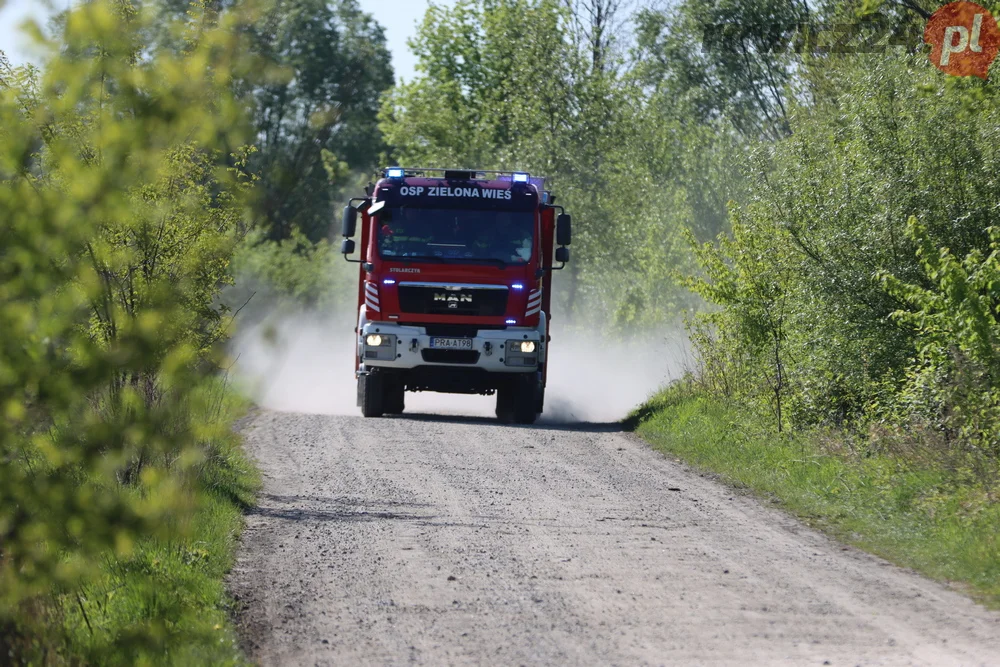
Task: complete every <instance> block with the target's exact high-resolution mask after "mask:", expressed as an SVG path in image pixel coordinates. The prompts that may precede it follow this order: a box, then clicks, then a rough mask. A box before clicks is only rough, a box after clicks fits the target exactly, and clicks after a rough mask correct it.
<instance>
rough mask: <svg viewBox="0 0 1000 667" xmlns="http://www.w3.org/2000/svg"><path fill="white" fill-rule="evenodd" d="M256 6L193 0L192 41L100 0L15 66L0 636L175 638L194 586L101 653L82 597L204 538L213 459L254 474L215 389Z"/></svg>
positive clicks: (3, 139) (0, 243) (0, 224)
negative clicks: (233, 459)
mask: <svg viewBox="0 0 1000 667" xmlns="http://www.w3.org/2000/svg"><path fill="white" fill-rule="evenodd" d="M239 20H240V16H239V15H238V14H237V13H233V14H231V15H229V16H227V17H224V18H219V17H217V16H215V14H214V12H213V11H211V10H209V9H208V8H207V5H193V6H192V9H191V11H190V12H189V14H188V19H187V21H186V22H185V23H183V24H180V25H176V26H174V28H173V29H174V30H176V32H177V34H178V35H179V36H180V37H181V39H182V43H183V48H182V49H180V50H179V51H170V50H165V49H153V50H150V49H148V48H146V47H145V46H144V40H143V34H144V30H145V29H146V28H147V27H148V20H147V18H146V17H145V15H143V14H142V13H141V12H139V11H138V10H136V9H135V8H134V7H133V6H132V5H131V4H129V3H128V2H123V1H116V2H104V1H95V2H88V3H85V4H83V5H81V6H79V7H78V8H76V9H73V10H72V11H70V12H68V13H67V14H66V15H65V21H64V27H63V28H62V30H61V32H60V35H59V39H58V40H57V42H55V43H53V44H51V51H50V56H49V60H48V61H47V63H46V66H45V68H44V70H43V71H42V72H41V73H39V72H37V71H33V70H30V69H12V68H10V67H9V66H8V65H7V64H6V62H4V63H3V67H2V69H0V331H2V332H3V335H2V336H0V411H2V413H3V418H2V419H0V649H2V650H3V654H4V655H6V656H7V658H9V659H12V660H14V661H22V660H23V661H29V662H38V661H43V662H59V661H62V660H65V661H69V662H77V661H80V660H84V661H86V662H92V663H109V662H112V663H113V662H119V663H123V664H124V663H125V662H128V663H135V662H140V663H141V662H163V661H164V660H166V659H167V657H169V655H170V650H171V649H172V648H176V647H177V646H178V645H179V644H178V642H177V638H176V637H175V636H174V635H173V634H172V633H173V630H172V624H174V623H175V622H176V619H177V618H178V614H180V613H181V612H179V611H178V610H179V609H180V608H185V607H190V606H191V604H192V603H190V602H189V601H185V600H184V599H182V598H178V600H177V601H176V604H167V605H159V604H157V605H154V606H152V607H150V608H146V609H144V610H143V611H142V613H139V612H135V613H131V612H130V613H129V614H123V615H122V616H121V617H120V619H119V620H118V621H116V623H114V624H112V626H113V627H112V629H111V630H108V632H110V634H109V635H107V638H106V639H107V641H106V642H105V644H104V645H103V648H100V649H95V651H96V652H93V653H87V654H85V655H81V654H80V653H79V651H80V650H82V649H81V647H80V645H79V643H78V642H75V641H74V640H73V639H72V632H69V633H68V634H66V633H64V632H63V631H61V630H60V628H62V627H64V626H63V625H62V623H63V621H64V620H65V618H66V613H67V611H66V609H67V608H72V607H73V606H74V605H75V606H77V607H78V608H79V609H80V611H81V613H84V610H85V609H87V607H88V604H90V602H89V601H90V600H92V598H91V597H90V595H91V593H90V591H92V590H93V589H94V587H95V586H99V585H100V584H99V582H102V581H106V580H107V577H109V576H111V574H109V573H112V572H121V571H124V570H126V569H129V568H133V567H135V566H136V563H139V562H140V561H142V559H143V558H144V554H149V553H153V552H154V551H155V550H156V548H158V547H157V546H156V545H173V546H172V547H171V548H179V547H178V545H185V544H191V542H190V541H189V540H190V539H191V537H192V536H194V535H197V534H198V531H199V530H201V528H199V526H198V525H197V521H198V519H197V517H199V516H203V515H204V514H205V512H206V511H212V510H211V509H210V508H211V503H209V502H207V500H206V495H205V494H206V493H209V491H207V490H206V487H205V484H206V483H208V482H209V481H210V480H212V479H216V480H217V486H219V487H220V488H221V487H223V486H225V484H226V482H225V479H226V477H227V476H228V477H229V478H230V479H231V480H233V479H235V480H236V481H238V483H237V484H236V486H237V487H239V488H241V489H244V490H243V491H239V492H238V493H239V494H240V495H244V496H245V490H246V489H247V488H250V487H252V475H250V476H248V474H249V473H248V471H247V470H245V469H244V468H240V472H238V473H236V472H232V470H231V471H230V472H228V473H227V472H226V470H227V466H225V465H220V464H219V460H218V459H219V457H220V456H221V457H222V458H226V457H229V456H230V454H229V453H227V452H232V446H231V445H225V446H224V447H223V449H219V447H220V446H221V445H220V444H219V443H221V442H223V440H221V439H220V438H222V435H221V432H225V431H227V430H228V427H229V422H228V421H227V419H228V417H226V416H223V414H222V413H220V412H215V413H211V412H209V411H208V408H207V406H206V400H207V398H208V397H207V396H206V394H205V392H204V391H203V390H201V389H199V387H203V386H204V385H205V381H206V377H207V376H208V375H209V374H210V373H211V372H212V371H213V369H214V365H213V355H214V350H215V347H216V343H217V342H219V341H220V339H221V338H222V337H223V336H224V333H225V329H226V326H227V322H228V319H227V316H226V312H225V310H224V309H221V308H219V307H218V306H217V305H216V304H217V301H218V299H217V296H218V291H219V289H220V287H221V286H222V285H223V284H225V283H226V282H227V281H228V275H229V273H228V270H229V263H230V261H231V257H232V253H233V250H234V248H235V246H236V243H237V242H238V240H239V238H240V237H241V235H242V233H243V230H242V229H241V226H242V220H243V218H244V213H243V209H244V206H245V198H246V197H245V195H246V192H247V190H248V188H249V187H250V184H251V179H249V178H248V177H247V175H246V174H245V173H244V171H243V169H242V165H243V164H244V163H245V160H246V156H247V149H245V148H243V147H242V146H243V142H244V140H245V138H246V137H247V136H248V134H247V132H246V125H245V123H244V120H243V111H244V110H243V106H242V105H241V104H240V103H239V102H238V101H237V100H235V99H234V98H233V97H232V95H231V94H230V92H229V87H230V82H231V80H232V77H233V76H235V75H236V74H237V73H239V72H241V71H242V70H243V69H245V67H246V63H245V62H244V59H243V58H242V56H240V53H241V51H242V49H241V47H240V39H241V38H240V30H239V29H238V25H237V22H238V21H239ZM227 414H228V413H227ZM230 468H231V466H230ZM199 489H201V490H199ZM212 493H215V492H212ZM227 502H231V499H230V500H227ZM230 523H232V522H231V521H230ZM212 560H214V561H215V562H216V563H217V562H221V561H220V560H219V558H216V557H215V556H213V557H212ZM216 579H217V577H216ZM143 581H144V582H145V583H144V584H143V585H146V586H150V585H152V584H153V581H154V580H153V579H144V580H143ZM129 591H132V589H131V588H129V587H126V589H125V591H124V592H122V593H121V594H120V595H121V597H122V598H123V599H138V598H134V597H133V595H132V593H130V592H129ZM132 592H134V591H132ZM161 594H163V595H165V594H166V593H165V592H164V591H161ZM178 595H183V593H182V592H181V591H179V592H178ZM220 596H221V591H220V592H219V594H218V595H214V598H215V602H216V603H217V602H218V600H219V599H221V598H220ZM139 597H141V596H139ZM153 597H154V599H155V598H156V596H155V595H154V596H153ZM161 599H162V598H161ZM69 601H72V603H70V602H69ZM67 605H68V607H67ZM86 625H88V630H89V631H90V634H91V635H94V636H97V634H96V633H97V632H98V628H94V627H93V625H94V623H93V619H91V620H90V621H89V622H88V623H87V624H86ZM67 627H68V626H67ZM167 661H169V660H167Z"/></svg>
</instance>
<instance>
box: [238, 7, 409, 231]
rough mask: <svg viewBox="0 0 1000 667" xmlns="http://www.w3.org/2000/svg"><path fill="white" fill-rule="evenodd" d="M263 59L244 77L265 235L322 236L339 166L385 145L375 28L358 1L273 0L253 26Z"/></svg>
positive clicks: (385, 58) (384, 70)
mask: <svg viewBox="0 0 1000 667" xmlns="http://www.w3.org/2000/svg"><path fill="white" fill-rule="evenodd" d="M250 32H251V37H250V39H251V48H252V50H253V52H254V53H255V54H257V55H258V56H260V57H261V59H262V61H263V62H265V63H269V65H270V67H269V68H268V69H267V71H266V75H265V76H264V77H263V80H261V78H260V77H255V78H253V79H250V80H248V81H247V82H245V83H244V84H243V85H244V86H245V87H246V88H247V89H248V91H249V96H250V97H251V99H252V100H253V124H254V127H255V129H256V133H257V140H256V142H255V143H256V145H257V148H258V151H257V153H256V154H255V155H254V157H253V160H252V161H251V168H252V169H253V170H254V171H255V172H257V173H258V174H259V176H260V196H261V202H260V207H259V208H260V214H261V216H262V217H263V219H264V220H265V221H266V222H265V224H266V225H267V226H268V228H269V232H268V235H269V237H270V238H271V239H273V240H277V239H285V238H289V237H290V236H291V234H292V230H293V229H299V230H301V231H302V233H304V234H305V235H306V236H307V237H308V238H309V239H311V240H312V241H318V240H320V239H322V238H326V237H327V235H328V233H329V225H330V222H331V221H332V220H333V219H334V217H335V215H334V210H335V208H337V206H338V205H339V204H341V200H342V196H341V191H340V188H341V187H342V186H343V183H339V182H337V181H338V180H340V179H341V178H342V177H343V176H344V174H345V172H346V171H348V170H353V171H357V172H364V171H369V172H370V171H371V170H372V169H374V168H375V166H376V162H377V160H378V157H379V155H380V153H381V152H382V151H383V150H384V146H383V144H382V138H381V135H380V133H379V130H378V126H377V114H378V110H379V103H380V96H381V95H382V93H383V92H384V91H386V90H387V89H389V88H390V87H391V86H392V83H393V74H392V66H391V64H390V54H389V50H388V48H387V47H386V44H385V35H384V33H383V30H382V28H381V26H379V25H378V24H377V23H376V22H375V20H374V19H373V18H372V17H371V16H370V15H368V14H366V13H364V12H362V11H361V10H360V9H359V8H358V5H357V2H356V1H355V0H331V1H328V0H276V1H275V2H274V3H273V5H271V6H270V7H269V8H268V9H267V11H265V12H264V14H263V15H262V16H261V18H259V19H258V20H256V21H255V22H254V23H253V24H252V26H251V28H250Z"/></svg>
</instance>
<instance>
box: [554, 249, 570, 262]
mask: <svg viewBox="0 0 1000 667" xmlns="http://www.w3.org/2000/svg"><path fill="white" fill-rule="evenodd" d="M556 261H557V262H562V263H563V264H565V263H566V262H568V261H569V248H556Z"/></svg>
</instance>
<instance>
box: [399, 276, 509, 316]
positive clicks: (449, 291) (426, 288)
mask: <svg viewBox="0 0 1000 667" xmlns="http://www.w3.org/2000/svg"><path fill="white" fill-rule="evenodd" d="M499 287H500V289H497V288H486V287H475V286H467V287H461V288H459V289H455V288H449V286H447V285H441V286H440V287H438V286H431V285H407V284H405V283H402V284H400V286H399V309H400V310H401V311H402V312H404V313H420V314H426V315H478V316H497V315H503V314H504V313H505V312H507V289H506V287H502V286H499Z"/></svg>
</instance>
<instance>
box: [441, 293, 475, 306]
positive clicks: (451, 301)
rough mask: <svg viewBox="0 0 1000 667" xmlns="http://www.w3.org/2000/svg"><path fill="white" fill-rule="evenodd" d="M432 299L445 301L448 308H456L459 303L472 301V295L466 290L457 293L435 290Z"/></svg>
mask: <svg viewBox="0 0 1000 667" xmlns="http://www.w3.org/2000/svg"><path fill="white" fill-rule="evenodd" d="M434 300H435V301H444V302H446V303H447V304H448V307H449V308H458V304H460V303H472V295H471V294H469V293H468V292H459V293H458V294H447V293H442V292H435V293H434Z"/></svg>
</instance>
